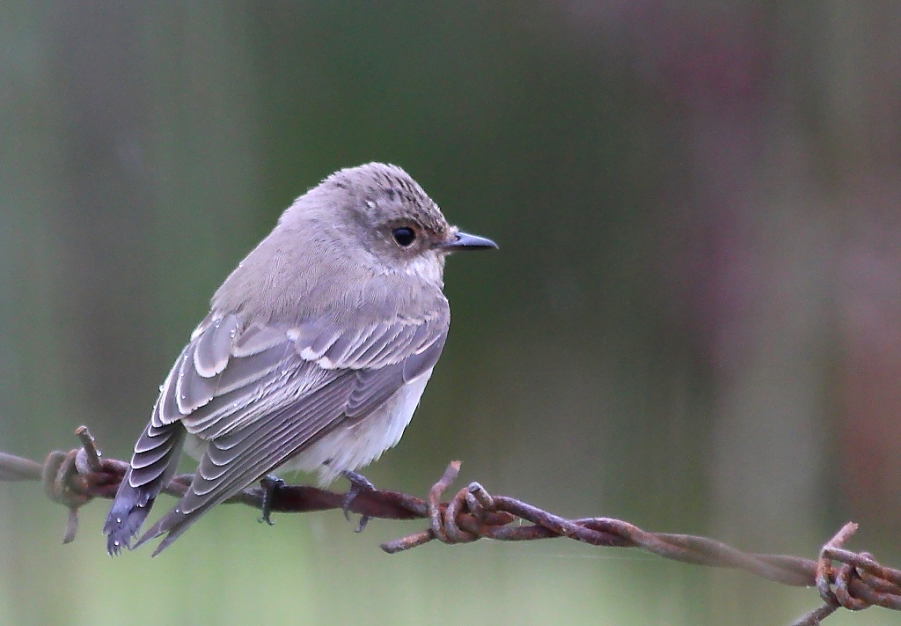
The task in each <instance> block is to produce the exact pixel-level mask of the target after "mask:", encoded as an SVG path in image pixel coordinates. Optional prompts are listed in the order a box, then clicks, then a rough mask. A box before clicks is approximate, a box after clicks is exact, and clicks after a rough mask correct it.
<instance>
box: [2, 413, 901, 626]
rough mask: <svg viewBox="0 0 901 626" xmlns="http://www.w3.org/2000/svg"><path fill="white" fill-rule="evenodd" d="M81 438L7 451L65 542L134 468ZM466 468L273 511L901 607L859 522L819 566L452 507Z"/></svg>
mask: <svg viewBox="0 0 901 626" xmlns="http://www.w3.org/2000/svg"><path fill="white" fill-rule="evenodd" d="M75 434H76V436H77V437H78V438H79V440H80V441H81V447H80V448H76V449H73V450H70V451H69V452H61V451H54V452H51V453H50V454H48V455H47V458H46V459H45V460H44V462H43V463H37V462H35V461H32V460H30V459H26V458H22V457H18V456H15V455H12V454H7V453H3V452H0V481H41V483H42V484H43V487H44V492H45V493H46V494H47V497H48V498H50V499H51V500H52V501H54V502H57V503H59V504H62V505H63V506H65V507H66V508H67V509H68V511H69V513H68V520H67V523H66V527H65V532H64V534H63V542H64V543H69V542H71V541H73V540H74V539H75V535H76V532H77V530H78V510H79V508H81V507H82V506H84V505H85V504H87V503H88V502H90V501H91V500H92V499H94V498H113V497H114V496H115V494H116V490H117V488H118V486H119V482H120V481H121V480H122V476H123V475H124V474H125V471H126V469H127V468H128V464H127V463H125V462H124V461H118V460H115V459H106V458H103V457H102V456H101V454H100V451H99V450H98V448H97V446H96V443H95V442H94V438H93V437H92V436H91V434H90V432H89V431H88V429H87V427H85V426H81V427H79V428H78V429H77V430H76V431H75ZM459 470H460V462H459V461H453V462H451V463H450V464H449V465H448V467H447V469H446V470H445V472H444V475H443V476H442V477H441V479H440V480H439V481H438V482H437V483H435V484H434V486H433V487H432V488H431V489H430V490H429V494H428V497H427V498H426V499H422V498H418V497H416V496H411V495H407V494H403V493H399V492H396V491H384V490H381V489H374V488H373V489H366V488H364V489H362V490H361V489H360V488H359V485H357V486H356V488H354V489H352V491H353V492H354V495H353V497H352V498H349V497H348V495H347V494H344V493H337V492H334V491H328V490H325V489H318V488H315V487H309V486H305V485H285V486H282V487H279V488H278V489H277V490H276V491H275V493H274V497H273V501H272V507H271V509H272V511H280V512H283V513H306V512H312V511H325V510H331V509H339V510H343V511H344V512H345V514H347V513H348V512H352V513H356V514H358V515H360V516H361V520H360V526H359V528H358V530H362V528H363V527H364V526H365V524H366V521H367V520H369V519H370V518H381V519H396V520H412V519H425V520H428V522H429V525H428V527H427V528H425V529H424V530H421V531H419V532H416V533H413V534H410V535H407V536H405V537H401V538H400V539H395V540H393V541H388V542H385V543H383V544H382V545H381V548H382V550H384V551H385V552H387V553H389V554H394V553H397V552H402V551H404V550H409V549H411V548H415V547H417V546H421V545H423V544H426V543H428V542H430V541H433V540H438V541H441V542H442V543H446V544H456V543H471V542H473V541H477V540H478V539H495V540H498V541H532V540H536V539H550V538H554V537H567V538H569V539H574V540H576V541H581V542H583V543H587V544H590V545H593V546H601V547H610V548H641V549H643V550H645V551H647V552H650V553H652V554H655V555H657V556H660V557H662V558H665V559H671V560H674V561H681V562H683V563H691V564H694V565H704V566H708V567H723V568H732V569H739V570H743V571H746V572H749V573H751V574H754V575H756V576H760V577H762V578H766V579H767V580H771V581H773V582H776V583H780V584H784V585H791V586H796V587H816V588H817V591H818V592H819V595H820V598H821V599H822V602H823V604H822V605H821V606H819V607H818V608H816V609H814V610H812V611H810V612H809V613H807V614H806V615H804V616H802V617H801V618H799V619H798V620H796V621H795V622H793V626H814V625H816V624H819V623H820V622H821V621H822V620H823V619H825V618H826V617H828V616H829V615H831V614H832V613H834V612H835V611H837V610H838V609H839V608H845V609H847V610H850V611H860V610H863V609H866V608H869V607H871V606H880V607H883V608H886V609H892V610H895V611H898V610H901V570H897V569H893V568H889V567H885V566H883V565H880V564H879V562H878V561H876V559H875V558H874V557H873V555H871V554H869V553H867V552H851V551H849V550H845V549H844V547H843V546H844V545H845V543H846V542H847V541H848V540H849V539H850V538H851V536H852V535H853V534H854V533H855V531H856V530H857V524H854V523H848V524H845V526H843V527H842V528H841V529H840V530H839V531H838V533H836V534H835V536H834V537H832V538H831V539H830V540H829V541H827V542H826V543H825V544H824V545H823V547H822V548H821V549H820V553H819V557H818V558H817V560H815V561H814V560H810V559H804V558H801V557H795V556H788V555H776V554H752V553H747V552H742V551H741V550H738V549H736V548H733V547H731V546H729V545H726V544H724V543H722V542H719V541H716V540H713V539H708V538H706V537H697V536H693V535H680V534H673V533H651V532H647V531H645V530H642V529H641V528H639V527H637V526H635V525H633V524H630V523H628V522H624V521H622V520H618V519H612V518H607V517H590V518H582V519H574V520H570V519H565V518H562V517H559V516H557V515H554V514H552V513H548V512H547V511H544V510H542V509H539V508H537V507H534V506H532V505H530V504H526V503H525V502H521V501H520V500H516V499H515V498H509V497H506V496H492V495H490V494H489V493H488V491H486V490H485V488H484V487H482V486H481V485H480V484H479V483H470V484H469V485H468V486H467V487H464V488H463V489H460V490H459V491H458V492H457V493H456V494H455V495H454V497H453V498H452V499H450V500H449V501H446V502H444V501H442V500H441V497H442V495H443V494H444V492H445V491H447V489H448V488H449V487H450V485H451V483H453V481H454V480H455V479H456V477H457V474H458V473H459ZM192 478H193V475H192V474H181V475H179V476H176V477H175V478H173V479H172V481H171V482H170V483H169V485H168V486H167V487H166V488H165V489H164V490H163V492H164V493H167V494H169V495H172V496H175V497H181V496H182V495H184V494H185V492H186V490H187V488H188V485H190V483H191V480H192ZM263 495H264V491H263V489H262V487H251V488H247V489H245V490H244V491H242V492H241V493H239V494H238V495H236V496H234V497H233V498H231V499H229V500H228V501H227V502H239V503H242V504H245V505H248V506H252V507H255V508H260V507H261V506H262V504H263ZM834 563H835V564H834Z"/></svg>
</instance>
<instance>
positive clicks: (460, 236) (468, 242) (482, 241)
mask: <svg viewBox="0 0 901 626" xmlns="http://www.w3.org/2000/svg"><path fill="white" fill-rule="evenodd" d="M438 249H439V250H443V251H444V252H456V251H457V250H491V249H495V250H496V249H497V244H496V243H494V242H493V241H491V240H490V239H486V238H485V237H479V236H478V235H470V234H468V233H461V232H458V233H456V234H455V235H453V236H452V237H451V239H450V240H449V241H445V242H444V243H441V244H438Z"/></svg>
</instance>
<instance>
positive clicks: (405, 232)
mask: <svg viewBox="0 0 901 626" xmlns="http://www.w3.org/2000/svg"><path fill="white" fill-rule="evenodd" d="M391 236H393V237H394V241H396V242H397V245H399V246H400V247H402V248H406V247H407V246H409V245H410V244H411V243H413V242H414V241H415V240H416V232H415V231H414V230H413V229H412V228H407V227H406V226H401V227H400V228H395V229H394V230H392V231H391Z"/></svg>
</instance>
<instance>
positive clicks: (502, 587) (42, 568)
mask: <svg viewBox="0 0 901 626" xmlns="http://www.w3.org/2000/svg"><path fill="white" fill-rule="evenodd" d="M899 16H901V14H899V13H898V11H897V10H896V7H895V5H894V3H890V2H885V1H879V0H869V1H866V2H858V3H853V2H847V1H844V2H842V1H834V0H830V1H827V2H823V3H791V4H786V3H775V2H760V1H758V2H732V3H709V2H698V1H695V2H682V3H668V2H660V1H659V0H641V1H639V2H632V3H623V2H587V1H585V0H567V1H563V0H561V1H556V2H541V3H540V2H506V3H504V2H500V3H475V4H473V3H456V2H454V3H426V4H415V5H413V4H410V3H402V2H387V3H382V2H380V3H327V2H320V3H309V2H266V3H238V2H231V3H222V4H216V3H157V4H153V5H149V4H129V5H114V4H109V3H97V2H90V3H79V4H77V5H76V4H65V3H45V4H38V3H30V2H23V1H22V0H13V1H10V2H4V3H2V4H0V119H2V120H3V122H2V124H0V449H2V450H8V451H10V452H14V453H16V454H21V455H26V456H32V457H38V456H40V455H41V454H43V453H44V452H46V450H47V449H48V448H49V447H66V448H68V447H70V446H71V445H73V443H74V440H73V437H72V435H71V432H72V430H73V429H74V427H75V426H77V425H78V424H80V423H86V424H88V425H89V426H90V427H91V429H92V431H93V432H94V434H95V435H96V436H97V437H98V441H99V443H100V445H101V446H102V447H103V449H104V451H105V452H106V453H107V454H109V455H111V456H116V457H124V456H127V455H128V452H129V448H130V446H131V444H132V442H133V441H134V439H135V437H136V436H137V434H138V433H139V431H140V429H141V427H142V426H143V424H144V423H145V421H146V419H147V416H148V414H149V410H150V407H151V405H152V403H153V401H154V399H155V395H156V391H157V386H158V385H159V383H160V382H161V381H162V379H163V377H164V376H165V373H166V371H167V368H168V367H169V366H170V364H171V362H172V359H173V358H174V357H175V356H176V354H177V352H178V350H179V349H180V347H181V346H182V345H183V343H184V341H185V340H186V339H187V337H188V335H189V333H190V331H191V329H192V328H193V327H194V325H195V324H196V322H197V321H198V320H199V319H200V318H201V317H202V315H204V313H205V311H206V306H207V302H208V299H209V297H210V296H211V295H212V292H213V290H214V289H215V287H216V286H217V285H218V284H219V283H220V282H221V280H222V279H223V277H224V276H225V275H226V274H227V273H228V272H229V271H230V270H231V269H232V267H233V266H234V265H235V264H236V263H237V261H238V260H239V259H240V258H241V257H242V256H243V255H244V254H245V253H246V252H247V251H248V250H249V249H250V248H251V247H252V246H253V245H254V244H255V243H256V242H257V241H258V240H259V239H260V237H262V236H263V235H264V234H265V233H266V232H268V230H269V229H270V228H271V227H272V225H273V223H274V221H275V219H276V218H277V216H278V215H279V213H280V212H281V211H282V210H283V209H284V208H285V207H286V206H287V205H288V204H289V203H290V202H291V201H292V200H293V198H294V197H296V196H298V195H300V194H301V193H302V192H303V191H304V190H306V189H307V188H308V187H310V186H312V185H314V184H315V183H316V182H317V181H318V180H319V179H321V178H322V177H324V176H326V175H327V174H329V173H330V172H331V171H333V170H335V169H337V168H339V167H344V166H348V165H355V164H358V163H362V162H365V161H370V160H384V161H390V162H394V163H397V164H399V165H402V166H403V167H405V168H407V169H408V171H410V173H411V174H412V175H413V176H414V177H415V178H417V180H419V182H420V183H422V185H423V187H424V188H425V189H426V190H427V191H428V192H429V193H430V194H431V195H432V196H433V197H434V198H435V199H436V200H437V201H438V203H439V204H440V205H441V206H442V208H443V210H444V212H445V214H446V215H447V216H448V218H449V219H450V220H451V221H452V222H455V223H457V224H460V225H461V226H464V227H465V228H467V229H468V230H471V231H472V232H477V233H480V234H484V235H486V236H490V237H492V238H493V239H495V240H496V241H498V242H499V243H500V245H501V251H500V253H497V254H492V255H485V256H482V255H479V257H478V258H474V257H472V258H453V259H451V261H450V262H449V267H448V271H447V276H446V282H447V293H448V296H449V298H450V300H451V303H452V308H453V313H454V323H453V325H452V331H451V336H450V340H449V343H448V346H447V349H446V352H445V355H444V357H443V359H442V361H441V364H440V365H439V367H438V368H437V371H436V374H435V376H434V378H433V379H432V383H431V384H430V386H429V390H428V392H427V393H426V394H425V396H424V400H423V404H422V406H421V408H420V410H419V412H418V414H417V417H416V419H414V421H413V424H412V425H411V427H410V429H409V430H408V432H407V435H406V436H405V437H404V440H403V442H402V443H401V444H400V446H399V447H398V448H397V449H396V450H394V451H391V452H389V453H387V454H386V456H385V457H384V458H383V460H382V461H380V462H379V463H377V464H375V465H374V466H372V468H371V469H370V470H368V471H367V475H368V476H369V477H370V478H371V479H372V480H373V481H375V482H376V483H377V484H379V485H381V486H384V487H391V488H397V489H401V490H414V491H420V492H422V493H424V492H425V490H426V489H427V488H428V486H429V485H430V484H431V483H432V482H433V480H434V479H435V478H437V476H438V475H439V474H440V472H441V471H442V469H443V467H444V465H445V462H446V461H447V460H449V459H451V458H460V459H462V460H463V462H464V465H463V479H464V480H480V481H482V482H484V483H485V485H486V486H487V487H488V489H489V490H491V491H493V492H497V493H510V494H511V495H515V496H518V497H521V498H523V499H526V500H528V501H532V502H535V503H536V504H538V505H541V506H544V507H545V508H548V509H553V510H555V511H560V512H561V513H563V514H568V515H572V516H579V515H589V514H591V515H597V514H604V515H611V516H620V517H626V518H628V519H633V520H634V521H635V522H636V523H638V524H640V525H641V526H643V527H646V528H649V529H651V530H670V531H674V532H693V533H705V534H710V535H713V536H716V537H719V538H721V539H724V540H727V541H730V542H733V543H735V544H736V545H738V546H742V547H745V548H748V549H754V550H765V551H779V550H785V551H789V552H797V553H806V554H808V555H811V556H812V555H813V554H814V553H815V550H816V549H817V547H818V545H819V544H820V542H821V541H823V540H824V539H826V538H827V537H828V536H829V535H831V533H832V532H833V531H834V530H835V529H836V528H837V527H838V526H839V525H840V523H841V522H844V521H846V520H847V519H853V520H854V521H857V522H860V523H861V531H860V533H859V534H858V539H857V541H859V542H865V543H866V544H867V546H868V547H871V548H872V549H873V550H875V551H876V552H877V556H879V557H881V559H882V560H883V561H884V562H886V563H890V564H891V563H893V562H894V563H895V564H896V563H897V561H898V559H899V558H901V552H899V551H898V549H897V542H896V540H895V539H896V537H897V533H898V531H899V528H901V488H899V486H901V485H899V483H901V460H899V459H901V454H899V453H898V452H899V449H901V429H899V428H897V424H898V412H899V407H901V394H899V392H898V391H897V389H899V385H898V380H899V378H901V358H899V357H901V331H899V329H901V323H899V322H901V288H899V286H901V211H899V209H898V204H899V199H901V182H899V181H901V172H899V168H901V158H899V153H898V145H899V142H898V137H899V129H901V125H899V122H901V118H899V111H901V93H899V85H901V83H899V82H898V81H897V67H898V62H899V60H901V48H899V47H898V46H897V41H898V38H899V36H901V21H899ZM187 467H190V466H187ZM35 491H36V490H34V489H31V488H29V487H21V486H17V485H0V623H9V624H47V623H71V624H76V623H78V624H80V623H90V624H92V625H93V626H100V625H102V624H106V623H109V624H118V623H130V624H141V623H148V624H149V623H154V624H156V623H161V622H165V623H168V624H196V623H220V624H243V623H249V622H258V621H265V622H271V623H283V622H287V621H289V620H290V621H296V620H297V619H303V620H304V622H305V623H311V624H320V623H321V624H334V623H348V622H351V621H353V622H361V621H362V623H384V624H388V623H390V624H399V623H434V624H438V623H441V624H444V623H447V624H450V623H455V622H456V621H457V620H459V619H461V618H463V617H464V616H465V617H467V618H469V617H471V616H472V615H474V614H476V613H475V612H474V611H484V614H485V615H489V614H490V615H495V616H497V615H502V616H505V618H504V620H502V621H504V622H510V623H513V622H519V623H535V624H538V623H546V622H550V621H553V622H555V623H565V624H581V623H585V624H589V623H590V624H597V623H611V624H613V623H615V624H631V623H634V624H648V623H668V624H705V623H706V624H722V623H742V624H772V623H787V622H788V621H790V619H791V618H793V617H794V616H796V615H797V614H800V613H801V612H802V611H803V610H805V609H806V608H809V607H810V606H812V605H813V604H814V603H815V596H814V595H813V594H812V593H804V592H803V591H787V590H784V589H778V588H776V587H775V586H773V585H768V584H767V583H763V582H760V581H750V583H749V580H748V578H747V577H746V576H744V575H741V574H735V573H726V572H702V571H697V570H695V569H692V568H690V567H688V566H682V565H676V564H664V563H660V562H657V561H654V560H649V559H645V558H644V557H642V556H641V555H639V554H634V555H629V556H626V557H624V556H623V555H622V554H616V555H615V556H614V557H613V558H607V557H605V556H598V555H597V554H594V553H592V554H591V555H590V556H589V557H588V558H585V557H586V552H584V551H582V550H580V549H579V547H578V546H576V547H575V548H574V547H571V546H562V545H561V546H559V547H558V546H557V545H556V544H549V545H545V546H540V547H539V546H494V545H490V544H484V543H480V544H477V545H474V546H469V547H463V548H455V549H454V552H453V553H450V552H448V551H447V549H444V548H442V547H441V546H433V547H430V548H426V549H423V550H421V551H417V552H418V553H417V554H415V555H413V554H411V555H403V556H397V557H387V556H384V555H382V554H381V553H379V551H378V549H377V545H378V542H379V540H380V539H383V538H385V537H389V536H393V535H394V534H396V532H397V529H396V528H386V527H379V525H378V524H373V525H372V527H371V528H370V529H369V530H367V532H366V533H363V534H362V535H354V534H353V533H352V532H350V531H351V527H350V526H349V525H348V524H346V523H345V522H344V521H343V519H342V518H341V517H340V515H321V516H304V517H295V516H291V517H285V518H280V519H279V520H278V521H279V524H278V526H277V527H275V528H273V529H268V528H262V527H258V525H256V524H255V523H254V521H253V520H254V519H255V516H254V515H253V514H252V512H249V511H246V510H244V511H239V510H232V509H223V510H222V511H219V512H216V513H214V514H212V515H210V516H208V518H206V519H204V520H203V522H202V523H201V524H198V526H197V527H196V529H194V530H192V531H191V533H190V535H189V536H186V538H185V539H184V540H183V541H182V542H179V544H180V545H178V546H177V547H175V548H173V549H172V550H171V551H170V552H167V553H166V554H165V555H163V557H161V558H160V559H155V560H153V561H151V560H150V559H149V553H148V552H146V551H143V550H142V551H138V552H136V553H131V554H126V555H124V556H123V557H121V558H119V559H117V560H112V561H111V560H109V559H108V558H107V557H106V556H105V554H104V553H103V548H102V539H101V535H100V531H99V528H100V524H101V519H102V517H103V515H104V514H105V507H104V505H103V504H102V503H95V504H94V505H92V506H91V507H90V508H91V510H89V511H88V510H86V511H85V517H84V519H83V520H82V524H83V529H82V534H81V536H80V537H79V539H78V541H77V543H76V544H74V545H71V546H61V545H59V537H60V534H61V532H62V522H63V516H62V512H61V511H59V510H57V508H55V507H54V506H53V505H51V504H50V503H47V502H45V501H44V500H42V496H41V495H40V494H39V493H36V492H35ZM165 504H166V503H165V502H162V503H161V506H162V505H165ZM91 516H93V521H92V517H91ZM91 524H93V527H95V528H96V529H97V532H96V533H92V532H91V530H90V528H91V527H92V526H91ZM893 552H894V554H893ZM893 556H894V559H893V558H892V557H893ZM48 597H52V598H54V601H53V602H48V601H47V598H48ZM461 598H465V599H466V601H465V603H464V602H463V601H461ZM761 598H766V601H764V602H761ZM464 604H465V605H466V606H464ZM739 615H740V616H741V618H740V619H739V617H737V616H739ZM890 617H892V616H890V615H889V616H880V615H869V614H868V615H866V616H840V617H833V618H831V619H832V622H830V623H834V624H836V626H837V625H839V624H841V623H845V622H843V621H842V620H845V621H846V622H847V623H850V620H851V619H852V618H853V619H855V623H857V622H859V621H860V620H861V619H863V620H864V621H866V623H867V624H873V623H881V622H879V621H878V620H880V619H887V618H890ZM886 623H887V622H886Z"/></svg>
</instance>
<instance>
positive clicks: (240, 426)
mask: <svg viewBox="0 0 901 626" xmlns="http://www.w3.org/2000/svg"><path fill="white" fill-rule="evenodd" d="M442 303H443V304H444V306H439V307H437V309H436V310H435V312H434V313H433V314H431V315H428V316H422V317H420V318H419V319H414V318H397V319H393V320H390V321H386V322H378V323H373V324H371V325H368V326H363V327H362V328H360V329H356V330H348V329H341V328H337V327H336V326H334V325H330V324H329V323H327V322H321V321H320V322H310V323H305V324H302V325H299V326H296V327H282V326H274V325H260V324H252V325H250V326H249V327H246V328H245V327H243V326H242V323H241V320H240V318H238V317H237V316H236V315H226V316H224V317H222V318H220V319H210V320H209V321H207V322H206V323H205V324H201V326H200V327H199V329H198V331H195V334H194V336H193V337H192V340H191V342H190V343H189V344H188V345H187V346H186V347H185V349H184V350H183V351H182V354H181V355H180V356H179V358H178V360H177V361H176V363H175V365H174V367H173V368H172V371H171V372H170V374H169V376H168V378H167V379H166V382H165V383H164V384H163V386H162V388H161V392H160V398H159V400H158V402H157V405H156V408H155V409H154V412H153V416H152V418H151V423H150V425H149V426H148V428H147V429H146V430H145V435H144V436H142V438H141V439H140V440H139V441H138V443H137V444H136V445H135V454H134V457H133V459H132V472H131V476H130V482H131V483H132V484H133V485H135V486H139V485H140V484H145V481H150V480H155V479H158V477H159V476H160V474H161V473H162V472H163V471H164V469H165V467H161V465H162V463H163V461H164V459H166V458H169V457H170V456H171V455H169V454H168V447H170V444H169V442H168V441H167V440H165V438H162V437H154V436H153V433H154V432H155V430H165V427H166V426H167V425H171V424H174V423H176V422H180V423H181V424H182V425H183V426H184V427H185V428H186V429H187V430H188V432H190V433H193V434H195V435H197V436H199V437H200V438H201V439H205V440H208V441H209V444H208V446H207V450H206V452H205V454H204V455H203V458H202V459H201V461H200V464H199V466H198V471H197V473H196V474H195V478H194V482H193V483H192V485H191V487H190V489H189V491H188V493H187V494H186V495H185V496H184V498H183V499H182V501H181V502H179V504H178V506H177V507H176V509H174V510H173V511H172V512H170V513H168V514H167V515H165V516H164V517H163V518H162V519H161V520H160V521H159V522H157V524H156V525H155V526H154V527H153V528H151V529H150V530H149V531H148V532H147V533H146V534H145V535H144V536H143V537H142V538H141V540H140V541H139V542H138V545H139V544H140V543H143V542H144V541H146V540H147V539H150V538H152V537H154V536H158V535H160V534H162V533H165V532H167V531H168V532H169V533H170V534H169V537H167V539H166V540H165V541H164V543H163V544H161V545H160V547H159V548H158V550H160V549H162V548H163V547H165V545H168V543H171V541H172V540H174V539H175V538H176V537H177V536H178V535H179V534H181V532H184V530H186V529H187V527H188V526H189V525H190V524H191V523H193V521H194V520H196V519H197V517H199V516H200V515H201V514H202V513H203V512H205V511H206V510H207V509H209V508H210V507H212V506H213V505H215V504H217V503H219V502H221V501H223V500H225V499H227V498H229V497H230V496H232V495H234V494H235V493H237V492H238V491H240V490H241V489H243V488H244V487H246V486H247V485H248V484H250V483H251V482H253V481H254V480H257V479H258V478H260V477H261V476H263V475H265V474H267V473H268V472H270V471H272V470H273V469H274V468H276V467H278V466H280V465H282V464H283V463H284V462H285V461H287V460H288V459H290V458H291V457H293V456H295V455H296V454H298V453H299V452H301V451H302V450H304V449H305V448H306V447H307V446H309V445H311V444H312V443H314V442H315V441H317V440H318V439H319V438H321V437H322V436H324V435H325V434H327V433H329V432H331V431H332V430H333V429H334V428H336V427H337V426H338V425H339V424H340V423H341V422H343V421H344V420H347V419H364V418H365V417H366V416H367V415H369V414H371V413H372V411H373V410H375V409H376V408H377V407H378V406H379V405H381V404H382V403H383V402H384V401H385V400H387V399H388V398H389V397H391V396H392V395H393V394H394V393H396V392H397V391H398V390H399V389H400V388H401V387H402V386H403V385H404V384H405V383H407V382H410V381H412V380H415V379H416V378H417V377H419V376H421V375H423V374H424V373H426V372H427V371H429V370H430V369H431V368H432V367H434V365H435V363H436V362H437V360H438V357H439V356H440V354H441V349H442V348H443V346H444V340H445V338H446V336H447V329H448V325H449V322H450V315H449V311H448V308H447V306H446V301H442Z"/></svg>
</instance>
